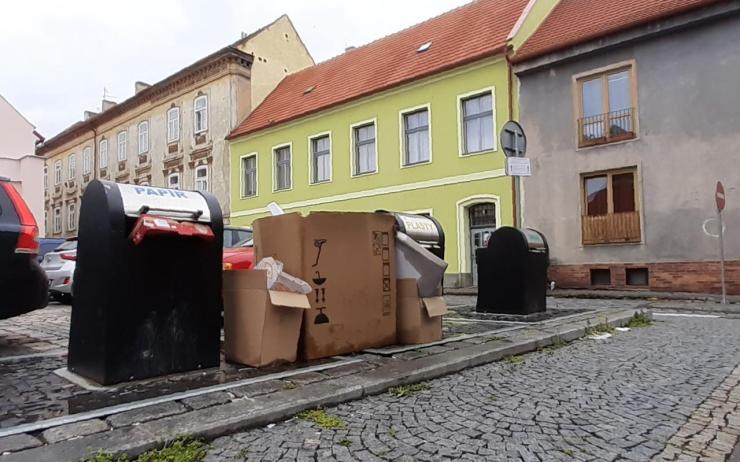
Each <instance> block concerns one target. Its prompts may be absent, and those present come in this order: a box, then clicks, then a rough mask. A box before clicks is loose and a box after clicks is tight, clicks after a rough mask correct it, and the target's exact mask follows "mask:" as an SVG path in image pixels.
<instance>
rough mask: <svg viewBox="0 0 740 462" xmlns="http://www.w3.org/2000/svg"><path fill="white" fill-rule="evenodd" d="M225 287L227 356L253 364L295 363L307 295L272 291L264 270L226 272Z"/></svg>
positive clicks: (306, 306)
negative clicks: (269, 289) (268, 287)
mask: <svg viewBox="0 0 740 462" xmlns="http://www.w3.org/2000/svg"><path fill="white" fill-rule="evenodd" d="M223 287H224V289H223V298H224V353H225V355H226V359H227V360H228V361H233V362H237V363H240V364H246V365H248V366H253V367H262V366H267V365H270V364H275V363H286V362H287V363H290V362H295V361H296V359H297V356H298V340H299V338H300V332H301V323H302V319H303V311H304V310H305V309H307V308H309V307H310V305H309V303H308V300H307V298H306V296H305V295H302V294H294V293H285V292H277V291H268V290H267V288H266V287H267V274H266V273H265V271H261V270H251V271H225V272H224V279H223Z"/></svg>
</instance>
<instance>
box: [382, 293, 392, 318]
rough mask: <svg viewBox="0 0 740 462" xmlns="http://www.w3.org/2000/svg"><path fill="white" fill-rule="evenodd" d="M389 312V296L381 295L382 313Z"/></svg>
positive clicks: (387, 313)
mask: <svg viewBox="0 0 740 462" xmlns="http://www.w3.org/2000/svg"><path fill="white" fill-rule="evenodd" d="M389 314H391V296H390V295H383V315H384V316H387V315H389Z"/></svg>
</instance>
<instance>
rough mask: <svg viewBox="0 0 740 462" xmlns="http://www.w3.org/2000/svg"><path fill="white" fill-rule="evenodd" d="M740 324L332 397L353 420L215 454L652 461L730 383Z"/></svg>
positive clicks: (646, 335) (664, 322)
mask: <svg viewBox="0 0 740 462" xmlns="http://www.w3.org/2000/svg"><path fill="white" fill-rule="evenodd" d="M738 332H740V319H720V318H697V317H659V318H658V322H656V323H655V324H654V325H653V326H651V327H649V328H644V329H636V330H632V331H630V332H625V333H618V334H616V335H615V336H614V337H612V338H610V339H607V340H583V341H577V342H575V343H573V344H570V345H568V346H565V347H563V348H560V349H557V350H554V351H548V352H539V353H533V354H529V355H525V356H523V357H522V358H523V360H524V361H523V362H520V363H514V362H512V361H502V362H498V363H493V364H489V365H486V366H482V367H477V368H473V369H469V370H466V371H464V372H463V373H459V374H455V375H452V376H448V377H445V378H442V379H438V380H434V381H431V382H428V384H427V385H428V389H426V390H422V391H420V392H418V393H417V394H415V395H413V396H408V397H401V398H399V397H395V396H392V395H390V394H384V395H379V396H373V397H369V398H366V399H363V400H359V401H355V402H351V403H347V404H344V405H340V406H338V407H336V408H330V409H327V410H326V412H327V413H328V414H329V415H330V416H335V417H337V418H338V419H340V420H339V421H337V422H338V423H339V424H340V425H341V428H337V429H326V428H321V427H320V426H318V425H317V424H315V423H312V422H309V421H306V420H301V419H298V418H294V419H291V420H288V421H286V422H282V423H279V424H277V425H272V426H269V427H264V428H259V429H254V430H251V431H247V432H244V433H239V434H235V435H231V436H228V437H223V438H219V439H217V440H215V441H213V442H212V447H211V449H210V452H209V454H208V457H207V459H206V460H207V461H209V462H213V461H243V460H322V461H324V460H446V459H450V460H516V461H522V460H523V461H539V460H543V461H544V460H633V461H646V460H650V459H651V458H653V457H656V456H657V455H658V454H661V453H663V454H665V453H664V452H663V451H664V449H666V445H667V443H668V442H669V440H670V439H671V438H672V437H673V436H674V435H675V434H676V433H677V432H678V431H679V429H681V428H683V427H685V425H686V424H687V420H688V419H690V418H693V417H692V416H694V415H695V413H696V412H697V410H698V408H699V407H700V405H702V403H704V404H703V406H706V405H707V404H706V402H705V400H707V398H708V397H709V396H710V395H711V394H712V392H713V391H714V390H715V389H717V388H718V387H719V386H720V385H721V384H723V382H724V384H725V385H724V386H725V388H727V385H726V384H727V382H726V379H728V376H730V375H731V373H732V372H733V370H734V369H735V368H736V366H737V365H738V364H739V363H740V335H738ZM728 380H729V379H728ZM733 386H735V385H733ZM737 387H740V385H737ZM720 404H722V405H729V406H730V407H731V408H733V409H734V411H733V412H736V413H737V412H740V407H739V406H738V405H737V404H736V403H735V404H733V403H720ZM708 431H709V430H708ZM725 436H726V435H725ZM710 440H711V438H710ZM679 455H680V454H679ZM735 457H736V459H735V460H737V454H736V456H735ZM670 459H672V457H668V456H666V460H670ZM682 460H683V459H682ZM689 460H691V459H689ZM712 460H715V459H712ZM717 460H721V459H717Z"/></svg>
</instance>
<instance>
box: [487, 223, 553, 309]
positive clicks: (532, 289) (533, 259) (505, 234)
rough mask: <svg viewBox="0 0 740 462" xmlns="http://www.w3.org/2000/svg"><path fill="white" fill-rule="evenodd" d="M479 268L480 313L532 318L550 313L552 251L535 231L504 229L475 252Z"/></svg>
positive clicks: (497, 231)
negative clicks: (543, 313)
mask: <svg viewBox="0 0 740 462" xmlns="http://www.w3.org/2000/svg"><path fill="white" fill-rule="evenodd" d="M475 260H476V262H477V264H478V301H477V304H476V311H478V312H484V313H505V314H532V313H541V312H544V311H545V310H546V309H547V302H546V297H547V268H548V266H549V265H550V250H549V247H548V245H547V240H546V239H545V236H544V235H542V233H540V232H539V231H535V230H534V229H529V228H524V229H517V228H512V227H502V228H499V229H497V230H496V231H494V232H493V233H492V234H491V237H490V239H489V240H488V246H487V247H486V248H483V249H478V250H476V252H475Z"/></svg>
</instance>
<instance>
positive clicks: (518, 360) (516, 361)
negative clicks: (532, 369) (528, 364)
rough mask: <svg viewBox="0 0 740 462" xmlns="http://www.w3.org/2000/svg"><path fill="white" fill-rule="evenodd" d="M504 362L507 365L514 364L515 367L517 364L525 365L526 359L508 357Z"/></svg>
mask: <svg viewBox="0 0 740 462" xmlns="http://www.w3.org/2000/svg"><path fill="white" fill-rule="evenodd" d="M504 362H505V363H506V364H513V365H517V364H522V363H524V358H522V357H521V356H506V357H505V358H504Z"/></svg>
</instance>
